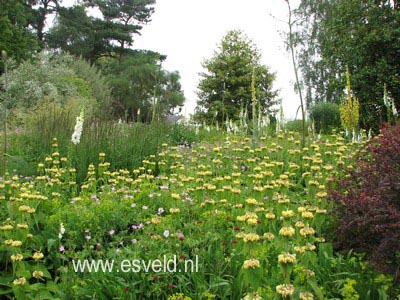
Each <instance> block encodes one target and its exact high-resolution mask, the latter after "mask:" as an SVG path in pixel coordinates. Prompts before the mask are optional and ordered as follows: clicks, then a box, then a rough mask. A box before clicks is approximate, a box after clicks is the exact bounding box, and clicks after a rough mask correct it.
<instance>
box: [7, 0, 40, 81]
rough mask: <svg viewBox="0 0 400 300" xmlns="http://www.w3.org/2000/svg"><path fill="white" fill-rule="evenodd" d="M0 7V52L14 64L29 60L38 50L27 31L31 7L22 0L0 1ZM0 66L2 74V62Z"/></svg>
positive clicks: (33, 37)
mask: <svg viewBox="0 0 400 300" xmlns="http://www.w3.org/2000/svg"><path fill="white" fill-rule="evenodd" d="M0 7H1V9H0V50H2V51H6V52H7V56H8V57H9V58H12V59H14V60H15V61H16V62H21V61H22V60H24V59H28V58H30V57H31V56H32V55H33V54H34V53H35V52H36V51H37V50H38V43H37V40H36V38H35V35H34V34H33V33H32V32H31V31H30V30H29V25H30V24H31V22H32V18H33V10H32V6H31V5H30V4H29V2H28V1H24V0H16V1H10V0H0ZM0 66H1V68H0V73H2V70H3V67H2V62H0Z"/></svg>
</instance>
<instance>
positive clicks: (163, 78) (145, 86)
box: [99, 51, 185, 122]
mask: <svg viewBox="0 0 400 300" xmlns="http://www.w3.org/2000/svg"><path fill="white" fill-rule="evenodd" d="M164 59H165V57H164V56H162V55H161V54H159V53H156V52H152V51H133V52H132V53H130V54H126V55H124V56H122V57H120V58H107V59H102V60H100V61H99V63H100V65H101V67H102V69H103V70H104V72H105V73H106V74H107V75H108V78H109V83H110V86H111V87H112V93H113V96H114V105H113V108H114V112H115V115H116V116H118V117H120V118H122V119H123V120H125V121H141V122H150V121H156V120H158V121H161V120H163V119H164V118H165V117H166V116H167V115H168V114H172V113H173V111H174V109H175V108H177V107H181V106H183V103H184V100H185V98H184V95H183V91H182V90H181V85H180V83H179V80H180V76H179V73H178V72H168V71H166V70H164V69H163V68H162V67H161V63H162V61H163V60H164Z"/></svg>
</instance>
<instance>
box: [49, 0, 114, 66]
mask: <svg viewBox="0 0 400 300" xmlns="http://www.w3.org/2000/svg"><path fill="white" fill-rule="evenodd" d="M111 36H112V32H111V31H110V30H109V29H108V28H107V27H106V26H104V23H103V20H100V19H97V18H94V17H91V16H88V15H87V12H86V10H85V6H83V5H79V6H73V7H69V8H60V9H59V15H58V17H57V19H56V24H55V26H54V27H52V28H51V29H50V31H49V33H48V35H47V44H48V46H49V47H50V48H53V49H62V50H64V51H66V52H69V53H71V54H73V55H75V56H82V57H83V58H85V59H87V60H89V61H91V62H95V61H96V60H97V59H98V58H100V57H101V56H110V55H111V54H112V53H113V49H114V46H113V45H112V44H111V43H110V42H109V39H111Z"/></svg>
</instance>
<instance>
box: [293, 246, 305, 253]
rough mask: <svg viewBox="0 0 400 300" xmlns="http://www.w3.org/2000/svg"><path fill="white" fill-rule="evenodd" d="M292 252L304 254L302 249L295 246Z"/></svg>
mask: <svg viewBox="0 0 400 300" xmlns="http://www.w3.org/2000/svg"><path fill="white" fill-rule="evenodd" d="M294 251H296V252H298V253H300V254H303V253H304V252H306V250H305V249H304V247H300V246H295V247H294Z"/></svg>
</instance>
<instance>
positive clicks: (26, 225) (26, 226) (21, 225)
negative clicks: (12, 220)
mask: <svg viewBox="0 0 400 300" xmlns="http://www.w3.org/2000/svg"><path fill="white" fill-rule="evenodd" d="M17 227H18V228H21V229H27V228H28V224H17Z"/></svg>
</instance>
